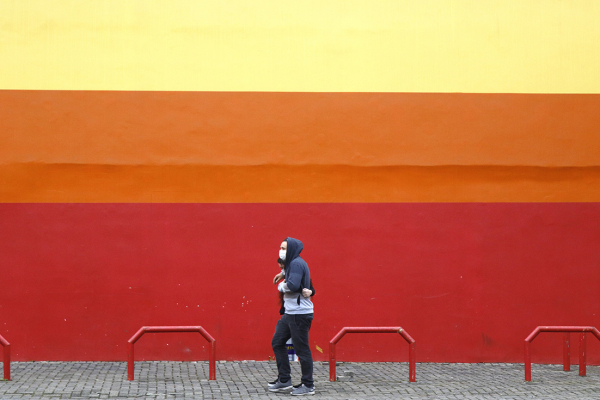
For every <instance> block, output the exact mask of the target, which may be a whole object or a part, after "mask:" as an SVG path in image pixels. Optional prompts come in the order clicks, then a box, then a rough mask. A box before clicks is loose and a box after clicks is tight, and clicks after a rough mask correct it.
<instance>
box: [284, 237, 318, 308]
mask: <svg viewBox="0 0 600 400" xmlns="http://www.w3.org/2000/svg"><path fill="white" fill-rule="evenodd" d="M286 241H287V251H286V256H285V283H283V282H282V283H280V284H279V286H278V289H279V291H280V292H283V305H284V307H285V313H286V314H312V313H313V303H312V301H311V300H310V297H309V298H305V297H304V296H302V289H304V288H308V289H310V270H309V269H308V264H306V261H304V260H303V259H302V258H300V252H301V251H302V248H303V246H302V242H301V241H299V240H298V239H294V238H290V237H288V238H287V239H286Z"/></svg>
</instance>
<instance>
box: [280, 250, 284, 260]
mask: <svg viewBox="0 0 600 400" xmlns="http://www.w3.org/2000/svg"><path fill="white" fill-rule="evenodd" d="M285 253H286V251H285V250H279V258H281V259H282V260H283V261H285Z"/></svg>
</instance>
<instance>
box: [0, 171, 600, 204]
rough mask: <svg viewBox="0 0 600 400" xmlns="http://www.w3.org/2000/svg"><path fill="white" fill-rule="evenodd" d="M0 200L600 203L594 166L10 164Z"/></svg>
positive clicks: (599, 176)
mask: <svg viewBox="0 0 600 400" xmlns="http://www.w3.org/2000/svg"><path fill="white" fill-rule="evenodd" d="M0 202H3V203H11V202H14V203H19V202H34V203H35V202H43V203H53V202H59V203H60V202H116V203H127V202H133V203H135V202H142V203H151V202H167V203H180V202H182V203H185V202H193V203H218V202H228V203H244V202H254V203H269V202H271V203H304V202H317V203H327V202H357V203H359V202H367V203H368V202H600V167H587V168H579V167H569V168H543V167H500V166H498V167H495V166H485V167H480V166H472V167H470V166H462V167H461V166H440V167H352V166H246V167H243V166H240V167H238V166H194V165H185V166H117V165H105V166H103V165H73V164H50V165H47V164H33V163H32V164H12V165H5V166H2V167H1V168H0Z"/></svg>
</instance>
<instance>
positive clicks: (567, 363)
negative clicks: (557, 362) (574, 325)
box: [563, 332, 571, 371]
mask: <svg viewBox="0 0 600 400" xmlns="http://www.w3.org/2000/svg"><path fill="white" fill-rule="evenodd" d="M563 336H564V339H565V340H564V341H565V343H564V346H563V371H570V370H571V334H570V333H569V332H565V333H564V335H563Z"/></svg>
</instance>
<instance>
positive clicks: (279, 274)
mask: <svg viewBox="0 0 600 400" xmlns="http://www.w3.org/2000/svg"><path fill="white" fill-rule="evenodd" d="M283 278H284V276H283V274H282V273H281V272H280V273H278V274H277V275H275V277H274V278H273V284H275V285H276V284H278V283H279V282H281V281H282V280H283Z"/></svg>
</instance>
